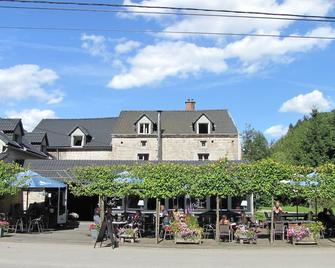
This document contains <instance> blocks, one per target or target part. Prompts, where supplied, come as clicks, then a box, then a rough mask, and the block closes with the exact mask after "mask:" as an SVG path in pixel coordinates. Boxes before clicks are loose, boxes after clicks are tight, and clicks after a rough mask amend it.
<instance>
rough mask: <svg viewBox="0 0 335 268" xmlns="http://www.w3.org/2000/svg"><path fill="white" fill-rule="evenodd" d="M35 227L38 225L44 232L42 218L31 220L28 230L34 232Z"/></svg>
mask: <svg viewBox="0 0 335 268" xmlns="http://www.w3.org/2000/svg"><path fill="white" fill-rule="evenodd" d="M34 227H36V229H37V231H38V232H39V233H40V232H43V226H42V218H41V217H39V218H36V219H32V220H31V221H30V222H29V226H28V232H32V231H33V230H34Z"/></svg>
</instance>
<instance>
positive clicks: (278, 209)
mask: <svg viewBox="0 0 335 268" xmlns="http://www.w3.org/2000/svg"><path fill="white" fill-rule="evenodd" d="M272 213H273V219H274V221H280V220H281V214H282V213H283V209H282V207H281V206H280V202H279V201H276V202H275V204H274V207H273V208H272Z"/></svg>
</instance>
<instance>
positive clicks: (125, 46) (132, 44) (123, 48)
mask: <svg viewBox="0 0 335 268" xmlns="http://www.w3.org/2000/svg"><path fill="white" fill-rule="evenodd" d="M140 46H141V43H140V42H137V41H134V40H129V41H126V42H123V43H119V44H117V45H116V46H115V52H116V53H118V54H125V53H128V52H131V51H132V50H134V49H136V48H139V47H140Z"/></svg>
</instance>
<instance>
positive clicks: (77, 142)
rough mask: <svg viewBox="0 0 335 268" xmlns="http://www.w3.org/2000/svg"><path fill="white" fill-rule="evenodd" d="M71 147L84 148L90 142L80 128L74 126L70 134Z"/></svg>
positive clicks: (87, 135)
mask: <svg viewBox="0 0 335 268" xmlns="http://www.w3.org/2000/svg"><path fill="white" fill-rule="evenodd" d="M69 135H70V138H71V147H84V146H85V144H86V143H87V142H89V141H90V139H91V136H90V135H89V133H88V131H87V130H86V129H85V128H83V127H82V126H76V127H75V128H74V129H73V130H72V131H71V132H70V133H69Z"/></svg>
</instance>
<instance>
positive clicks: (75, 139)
mask: <svg viewBox="0 0 335 268" xmlns="http://www.w3.org/2000/svg"><path fill="white" fill-rule="evenodd" d="M83 142H84V136H72V146H73V147H83V146H84V144H83Z"/></svg>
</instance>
